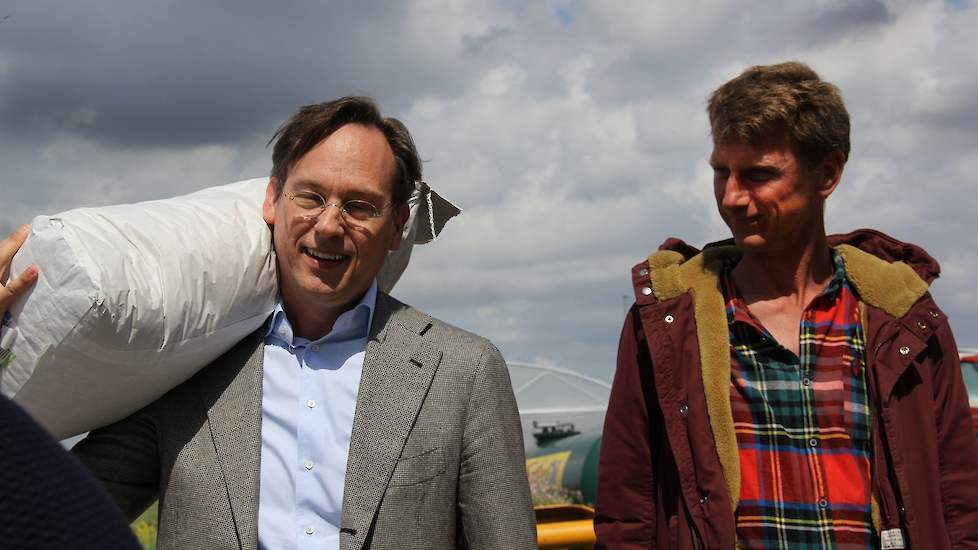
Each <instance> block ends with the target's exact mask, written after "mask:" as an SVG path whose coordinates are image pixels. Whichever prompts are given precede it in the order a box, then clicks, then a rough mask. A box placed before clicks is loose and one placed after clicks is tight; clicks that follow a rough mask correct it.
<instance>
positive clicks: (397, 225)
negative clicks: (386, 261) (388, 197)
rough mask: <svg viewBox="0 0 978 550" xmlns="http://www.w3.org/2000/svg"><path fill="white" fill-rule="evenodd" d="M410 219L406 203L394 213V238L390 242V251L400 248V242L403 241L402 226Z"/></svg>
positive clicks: (409, 209) (409, 210) (409, 208)
mask: <svg viewBox="0 0 978 550" xmlns="http://www.w3.org/2000/svg"><path fill="white" fill-rule="evenodd" d="M410 217H411V207H409V206H408V205H407V203H406V202H405V203H404V204H402V205H400V206H398V207H397V211H396V212H394V238H393V239H392V240H391V247H390V249H391V250H397V249H398V248H401V241H402V240H403V239H404V226H405V225H407V222H408V218H410Z"/></svg>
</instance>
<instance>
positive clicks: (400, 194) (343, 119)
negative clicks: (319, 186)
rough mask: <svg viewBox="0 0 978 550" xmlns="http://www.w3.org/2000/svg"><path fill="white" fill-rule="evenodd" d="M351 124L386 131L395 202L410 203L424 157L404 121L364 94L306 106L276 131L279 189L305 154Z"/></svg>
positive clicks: (274, 151)
mask: <svg viewBox="0 0 978 550" xmlns="http://www.w3.org/2000/svg"><path fill="white" fill-rule="evenodd" d="M347 124H362V125H364V126H373V127H374V128H377V129H378V130H380V131H381V132H382V133H383V134H384V137H386V138H387V143H388V144H389V145H390V148H391V151H392V152H393V153H394V160H395V164H396V165H397V169H396V170H395V173H394V180H393V181H392V182H391V189H392V192H391V202H392V203H393V204H395V205H399V204H403V203H405V202H407V200H408V197H410V196H411V192H412V191H413V190H414V182H416V181H420V180H421V159H420V158H419V157H418V150H417V148H416V147H415V146H414V140H413V139H411V134H410V132H408V129H407V128H406V127H405V126H404V124H403V123H402V122H401V121H400V120H397V119H396V118H391V117H385V116H383V115H382V114H381V113H380V109H379V108H378V107H377V103H376V102H374V100H373V99H371V98H369V97H363V96H347V97H341V98H339V99H336V100H333V101H327V102H324V103H316V104H314V105H306V106H304V107H302V108H300V109H299V112H297V113H296V114H294V115H292V116H291V117H290V118H289V119H288V120H286V121H285V122H284V123H283V124H282V125H281V126H279V128H278V130H275V134H273V135H272V139H270V140H268V144H269V145H271V144H272V143H274V144H275V146H274V147H273V149H272V176H273V177H275V178H277V179H278V192H279V193H280V194H281V193H282V187H283V186H284V185H285V180H286V179H288V175H289V169H290V168H291V167H292V166H293V165H295V163H296V162H298V160H299V159H300V158H302V157H303V155H305V154H306V153H308V152H309V151H310V150H312V148H313V147H315V146H316V145H318V144H319V143H320V142H322V141H323V140H324V139H326V138H328V137H329V136H330V135H332V134H333V132H335V131H337V130H339V129H340V128H341V127H343V126H345V125H347Z"/></svg>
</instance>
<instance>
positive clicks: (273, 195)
mask: <svg viewBox="0 0 978 550" xmlns="http://www.w3.org/2000/svg"><path fill="white" fill-rule="evenodd" d="M278 198H279V193H278V178H276V177H275V176H272V177H270V178H268V187H266V188H265V202H263V203H262V205H261V217H262V219H264V220H265V223H267V224H268V225H275V203H276V202H278Z"/></svg>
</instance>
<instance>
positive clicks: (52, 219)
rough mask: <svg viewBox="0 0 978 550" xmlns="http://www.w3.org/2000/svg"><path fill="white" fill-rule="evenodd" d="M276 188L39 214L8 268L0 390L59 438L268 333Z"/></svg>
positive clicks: (258, 185)
mask: <svg viewBox="0 0 978 550" xmlns="http://www.w3.org/2000/svg"><path fill="white" fill-rule="evenodd" d="M267 182H268V180H267V179H256V180H249V181H244V182H239V183H234V184H231V185H225V186H221V187H214V188H210V189H205V190H203V191H199V192H197V193H193V194H191V195H186V196H183V197H177V198H174V199H167V200H159V201H149V202H143V203H138V204H134V205H119V206H107V207H102V208H81V209H77V210H71V211H68V212H64V213H61V214H58V215H55V216H38V217H37V218H35V219H34V221H33V222H32V228H31V234H30V237H29V238H28V241H27V243H26V244H25V245H24V246H23V248H22V249H21V251H20V252H18V254H17V255H16V256H15V257H14V260H13V263H12V266H11V272H12V273H19V272H21V271H23V270H24V269H25V268H26V267H27V266H28V265H30V264H31V263H36V264H37V265H38V266H39V268H40V276H39V278H38V280H37V283H36V284H35V286H34V288H33V289H32V290H31V291H30V292H29V293H28V294H27V296H26V297H25V299H23V300H20V301H19V302H18V303H17V304H15V306H14V307H13V309H12V310H11V314H12V322H11V323H10V325H9V326H7V327H4V329H3V333H2V338H0V346H2V347H3V348H4V349H7V350H9V352H10V358H9V359H8V361H9V364H8V365H7V367H6V368H5V369H4V372H3V375H2V376H3V377H2V390H3V393H4V395H7V396H8V397H13V398H14V400H15V401H17V402H18V403H20V404H21V405H22V406H23V407H24V408H26V409H27V410H28V411H29V412H30V413H31V414H32V415H34V417H35V418H36V419H37V420H38V421H39V422H40V423H41V424H42V425H44V427H46V428H47V429H48V430H50V431H51V432H52V433H54V434H55V435H56V436H57V437H60V438H64V437H68V436H71V435H74V434H77V433H81V432H84V431H86V430H90V429H92V428H94V427H98V426H102V425H105V424H108V423H110V422H113V421H115V420H119V419H120V418H123V417H124V416H126V415H127V414H129V413H132V412H134V411H136V410H138V409H139V408H140V407H142V406H144V405H146V404H148V403H150V402H151V401H153V400H154V399H156V398H157V397H159V396H160V395H162V394H163V393H165V392H166V391H167V390H169V389H171V388H173V387H174V386H176V385H177V384H179V383H180V382H182V381H184V380H186V379H187V378H189V377H190V376H191V375H193V374H194V372H196V371H197V370H199V369H200V368H201V367H202V366H203V365H206V364H207V363H209V362H210V361H212V360H213V359H215V358H216V357H218V356H219V355H220V354H222V353H223V352H225V351H227V350H228V349H230V347H231V346H233V345H234V344H235V343H236V342H237V341H239V340H240V339H241V338H242V337H244V336H246V335H247V334H249V333H251V332H252V331H254V330H256V329H257V328H258V327H259V326H261V324H262V322H263V321H264V320H265V318H266V317H267V316H268V315H269V313H271V311H272V309H273V308H274V307H275V303H276V299H277V298H276V294H277V290H276V277H275V256H274V253H273V251H272V244H271V232H270V231H269V229H268V226H267V225H266V224H265V222H264V221H263V220H262V218H261V210H260V205H261V202H262V200H263V199H264V196H265V185H266V184H267Z"/></svg>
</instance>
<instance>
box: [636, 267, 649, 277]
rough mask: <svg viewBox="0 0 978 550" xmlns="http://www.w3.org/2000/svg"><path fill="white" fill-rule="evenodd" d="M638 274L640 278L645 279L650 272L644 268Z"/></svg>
mask: <svg viewBox="0 0 978 550" xmlns="http://www.w3.org/2000/svg"><path fill="white" fill-rule="evenodd" d="M638 274H639V275H640V276H642V277H645V276H646V275H648V274H649V270H648V269H645V268H644V267H643V268H642V269H639V270H638Z"/></svg>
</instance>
